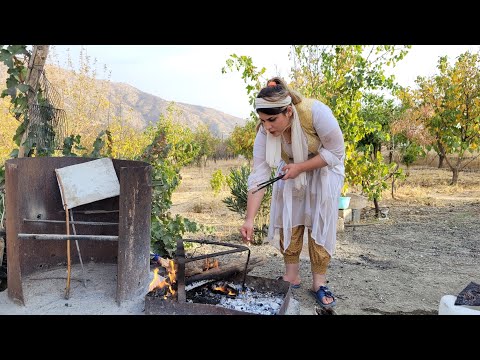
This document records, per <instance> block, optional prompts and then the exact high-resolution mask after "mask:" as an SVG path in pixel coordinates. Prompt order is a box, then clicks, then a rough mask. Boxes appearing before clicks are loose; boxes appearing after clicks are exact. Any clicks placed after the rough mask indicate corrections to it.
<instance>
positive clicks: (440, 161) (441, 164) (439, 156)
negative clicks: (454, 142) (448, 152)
mask: <svg viewBox="0 0 480 360" xmlns="http://www.w3.org/2000/svg"><path fill="white" fill-rule="evenodd" d="M443 160H445V155H442V154H438V168H439V169H441V168H442V167H443Z"/></svg>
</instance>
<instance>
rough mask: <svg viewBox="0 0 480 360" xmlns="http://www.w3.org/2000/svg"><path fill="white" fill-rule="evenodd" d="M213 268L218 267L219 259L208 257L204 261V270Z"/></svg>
mask: <svg viewBox="0 0 480 360" xmlns="http://www.w3.org/2000/svg"><path fill="white" fill-rule="evenodd" d="M212 268H218V260H217V259H213V260H210V259H209V258H206V259H205V261H204V262H203V271H207V270H208V269H212Z"/></svg>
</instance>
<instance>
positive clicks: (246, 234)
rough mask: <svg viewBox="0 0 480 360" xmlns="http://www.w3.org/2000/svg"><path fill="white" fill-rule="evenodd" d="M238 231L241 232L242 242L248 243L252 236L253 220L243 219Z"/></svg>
mask: <svg viewBox="0 0 480 360" xmlns="http://www.w3.org/2000/svg"><path fill="white" fill-rule="evenodd" d="M240 233H241V234H242V240H243V242H246V243H247V244H250V242H251V241H252V236H253V220H245V222H244V223H243V225H242V227H241V228H240Z"/></svg>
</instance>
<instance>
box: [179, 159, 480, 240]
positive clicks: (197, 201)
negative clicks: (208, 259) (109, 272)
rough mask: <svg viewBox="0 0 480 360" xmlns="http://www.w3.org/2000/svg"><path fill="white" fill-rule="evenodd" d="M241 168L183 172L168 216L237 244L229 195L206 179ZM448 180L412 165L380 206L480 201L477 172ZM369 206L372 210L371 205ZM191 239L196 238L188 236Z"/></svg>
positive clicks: (440, 172)
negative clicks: (203, 227) (204, 227)
mask: <svg viewBox="0 0 480 360" xmlns="http://www.w3.org/2000/svg"><path fill="white" fill-rule="evenodd" d="M242 164H246V161H244V160H243V161H242V160H229V161H217V163H214V162H209V164H208V166H207V167H206V168H205V169H201V168H199V167H196V166H190V167H186V168H184V169H183V170H182V173H181V175H182V183H181V185H180V186H179V188H178V189H177V190H176V192H175V193H174V194H173V197H172V201H173V206H172V209H171V211H172V213H174V214H181V215H182V216H184V217H186V218H188V219H190V220H193V221H196V222H197V223H199V224H202V225H207V226H213V227H214V229H215V230H214V238H215V239H216V240H219V241H228V240H234V239H237V240H240V232H239V228H240V226H241V225H242V223H243V221H242V219H241V218H240V216H239V215H238V214H236V213H234V212H232V211H230V210H229V209H227V207H226V205H225V204H224V203H223V202H222V199H224V198H225V197H227V196H230V191H229V189H228V187H226V188H224V189H223V190H222V191H221V192H220V193H219V194H218V195H215V194H214V192H213V190H212V188H211V186H210V179H211V178H212V174H213V172H214V171H216V170H218V169H221V171H222V173H223V174H224V175H227V174H229V172H230V169H231V168H234V167H239V166H241V165H242ZM404 170H405V169H404ZM451 178H452V172H451V171H449V170H447V169H437V168H436V167H434V166H420V165H414V166H412V167H411V168H410V175H409V176H408V177H407V178H406V179H405V180H402V181H397V182H396V192H395V199H392V198H391V190H390V188H389V189H387V190H386V191H385V192H384V195H383V198H382V200H381V201H380V203H381V205H382V206H385V205H386V206H392V205H393V206H394V205H405V204H408V205H411V206H425V205H426V206H446V205H448V204H450V203H451V202H452V201H460V202H478V201H480V170H477V171H468V172H461V173H460V176H459V181H458V184H457V185H456V186H451V185H449V184H450V181H451ZM369 204H370V206H373V202H370V203H369ZM195 237H198V236H197V235H195V234H193V235H192V236H191V238H195Z"/></svg>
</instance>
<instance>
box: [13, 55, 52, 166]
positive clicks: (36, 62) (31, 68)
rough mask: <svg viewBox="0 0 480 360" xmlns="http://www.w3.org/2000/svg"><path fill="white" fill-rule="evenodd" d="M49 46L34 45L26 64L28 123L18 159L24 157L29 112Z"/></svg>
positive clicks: (33, 101)
mask: <svg viewBox="0 0 480 360" xmlns="http://www.w3.org/2000/svg"><path fill="white" fill-rule="evenodd" d="M49 47H50V45H34V46H33V50H32V56H31V57H30V61H29V62H28V70H27V77H26V81H25V82H26V83H27V85H29V86H30V89H29V90H28V93H27V103H28V110H27V111H28V114H29V115H28V118H29V123H28V124H27V128H26V129H25V132H24V133H23V136H22V141H21V142H20V148H19V149H18V157H19V158H21V157H24V156H25V146H24V143H25V140H27V137H28V131H29V128H30V119H31V118H32V117H31V112H32V105H34V104H35V102H36V97H37V91H38V84H39V82H40V76H41V75H42V73H43V69H44V67H45V62H46V61H47V56H48V48H49Z"/></svg>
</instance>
